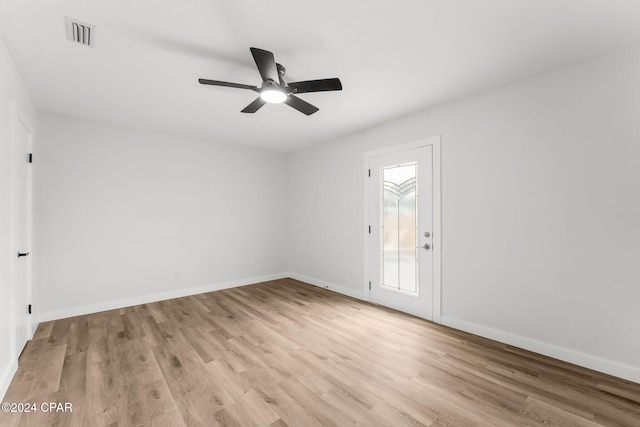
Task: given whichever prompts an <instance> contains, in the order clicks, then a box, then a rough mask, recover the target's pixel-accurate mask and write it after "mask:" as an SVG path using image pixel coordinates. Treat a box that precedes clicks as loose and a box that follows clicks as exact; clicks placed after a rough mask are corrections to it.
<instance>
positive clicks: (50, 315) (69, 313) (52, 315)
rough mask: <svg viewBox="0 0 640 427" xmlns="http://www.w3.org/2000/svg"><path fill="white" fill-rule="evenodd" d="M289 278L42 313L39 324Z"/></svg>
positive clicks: (250, 280) (272, 277) (280, 275)
mask: <svg viewBox="0 0 640 427" xmlns="http://www.w3.org/2000/svg"><path fill="white" fill-rule="evenodd" d="M286 277H289V275H288V274H287V273H277V274H268V275H265V276H256V277H248V278H246V279H240V280H234V281H229V282H221V283H215V284H213V285H205V286H198V287H195V288H185V289H176V290H173V291H168V292H160V293H157V294H151V295H144V296H140V297H133V298H125V299H120V300H114V301H107V302H101V303H98V304H88V305H84V306H80V307H73V308H68V309H64V310H55V311H48V312H44V313H40V314H39V316H38V322H48V321H50V320H58V319H65V318H67V317H74V316H82V315H84V314H91V313H98V312H101V311H107V310H116V309H119V308H124V307H131V306H132V305H140V304H149V303H152V302H157V301H164V300H168V299H172V298H181V297H187V296H190V295H197V294H203V293H206V292H213V291H219V290H222V289H229V288H235V287H238V286H245V285H252V284H254V283H261V282H268V281H270V280H277V279H284V278H286Z"/></svg>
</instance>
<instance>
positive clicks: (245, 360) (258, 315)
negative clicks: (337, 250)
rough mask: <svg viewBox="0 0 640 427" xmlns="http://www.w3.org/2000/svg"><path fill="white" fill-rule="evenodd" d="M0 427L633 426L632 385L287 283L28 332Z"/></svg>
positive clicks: (637, 410) (637, 392)
mask: <svg viewBox="0 0 640 427" xmlns="http://www.w3.org/2000/svg"><path fill="white" fill-rule="evenodd" d="M4 401H6V402H26V401H31V402H37V403H42V402H71V403H72V404H73V412H66V413H44V412H41V411H40V412H38V413H30V414H27V413H25V414H6V413H0V425H2V426H5V425H6V426H23V425H24V426H29V425H65V426H76V425H77V426H86V425H92V426H110V427H115V426H119V427H121V426H128V425H136V426H138V425H139V426H178V427H180V426H233V425H237V426H273V427H287V426H316V425H324V426H334V425H335V426H350V425H366V426H416V427H419V426H430V427H438V426H462V425H469V426H473V425H477V426H488V425H491V426H514V425H517V426H543V425H546V426H554V425H556V426H560V425H572V426H573V425H575V426H590V427H591V426H634V425H640V424H639V422H638V420H640V384H635V383H632V382H629V381H624V380H620V379H617V378H613V377H611V376H608V375H604V374H600V373H598V372H594V371H591V370H588V369H583V368H580V367H577V366H575V365H570V364H568V363H565V362H561V361H558V360H555V359H551V358H548V357H545V356H541V355H538V354H535V353H531V352H528V351H525V350H522V349H517V348H514V347H511V346H508V345H505V344H501V343H498V342H495V341H491V340H487V339H484V338H481V337H477V336H474V335H471V334H468V333H466V332H461V331H456V330H454V329H451V328H447V327H443V326H440V325H435V324H433V323H430V322H427V321H424V320H421V319H418V318H415V317H412V316H409V315H406V314H403V313H399V312H396V311H393V310H390V309H387V308H384V307H378V306H374V305H371V304H368V303H365V302H362V301H359V300H355V299H352V298H349V297H345V296H342V295H339V294H335V293H332V292H329V291H326V290H323V289H320V288H317V287H313V286H310V285H306V284H304V283H302V282H299V281H297V280H293V279H283V280H276V281H272V282H265V283H258V284H255V285H249V286H243V287H240V288H233V289H227V290H222V291H218V292H209V293H205V294H201V295H194V296H190V297H185V298H177V299H173V300H167V301H160V302H156V303H151V304H142V305H139V306H133V307H125V308H122V309H118V310H111V311H106V312H101V313H96V314H90V315H86V316H77V317H73V318H69V319H61V320H56V321H53V322H46V323H42V324H41V325H39V327H38V330H37V331H36V333H35V335H34V338H33V340H32V341H30V342H29V343H28V344H27V346H26V348H25V350H24V352H23V354H22V356H21V357H20V361H19V367H18V372H17V373H16V375H15V376H14V378H13V381H12V383H11V385H10V387H9V390H8V392H7V394H6V396H5V398H4Z"/></svg>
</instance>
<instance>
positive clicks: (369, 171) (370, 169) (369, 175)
mask: <svg viewBox="0 0 640 427" xmlns="http://www.w3.org/2000/svg"><path fill="white" fill-rule="evenodd" d="M369 178H371V169H369Z"/></svg>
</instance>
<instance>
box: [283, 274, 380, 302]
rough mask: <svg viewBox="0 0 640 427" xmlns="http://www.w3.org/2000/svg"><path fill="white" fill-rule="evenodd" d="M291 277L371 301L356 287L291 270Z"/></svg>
mask: <svg viewBox="0 0 640 427" xmlns="http://www.w3.org/2000/svg"><path fill="white" fill-rule="evenodd" d="M288 274H289V277H291V278H292V279H296V280H299V281H301V282H305V283H309V284H310V285H313V286H318V287H320V288H324V289H327V290H330V291H333V292H337V293H339V294H342V295H346V296H349V297H352V298H356V299H360V300H363V301H369V299H368V298H367V297H366V295H365V293H364V292H363V291H357V290H355V289H350V288H345V287H344V286H339V285H334V284H333V283H329V282H325V281H323V280H319V279H314V278H313V277H307V276H303V275H302V274H298V273H292V272H289V273H288Z"/></svg>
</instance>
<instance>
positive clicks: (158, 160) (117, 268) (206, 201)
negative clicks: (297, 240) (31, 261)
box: [34, 114, 286, 320]
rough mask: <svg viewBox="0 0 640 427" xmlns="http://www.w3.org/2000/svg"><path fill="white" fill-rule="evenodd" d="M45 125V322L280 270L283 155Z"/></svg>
mask: <svg viewBox="0 0 640 427" xmlns="http://www.w3.org/2000/svg"><path fill="white" fill-rule="evenodd" d="M40 126H41V127H40V129H41V139H40V142H39V151H38V153H37V157H36V162H35V163H34V165H35V167H36V170H37V177H36V200H37V206H36V220H35V224H36V233H37V247H38V248H39V254H38V256H39V258H38V271H37V277H38V280H37V282H38V283H37V293H38V295H39V297H40V302H39V310H38V313H39V316H40V320H46V319H54V318H60V317H65V316H70V315H75V314H79V313H85V312H93V311H100V310H104V309H108V308H113V307H119V306H123V305H131V304H135V303H140V302H145V301H152V300H157V299H164V298H170V297H173V296H178V295H185V294H190V293H197V292H204V291H206V290H213V289H219V288H221V287H225V286H230V285H236V284H245V283H252V282H254V281H258V280H266V279H269V278H271V277H274V276H277V277H281V276H282V273H283V272H285V271H286V250H285V246H286V241H285V239H284V238H283V234H284V232H285V220H284V217H283V215H282V212H283V210H284V202H285V197H286V194H285V180H286V156H285V155H284V154H281V153H274V152H269V151H264V150H258V149H253V148H246V147H240V146H237V145H226V144H221V143H216V142H213V141H203V140H196V139H191V138H187V137H179V136H172V135H166V134H161V133H155V132H148V131H142V130H135V129H130V128H125V127H120V126H113V125H106V124H101V123H97V122H90V121H86V120H78V119H73V118H69V117H65V116H59V115H53V114H42V115H41V117H40ZM176 271H179V275H180V277H179V278H176V277H175V272H176Z"/></svg>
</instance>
